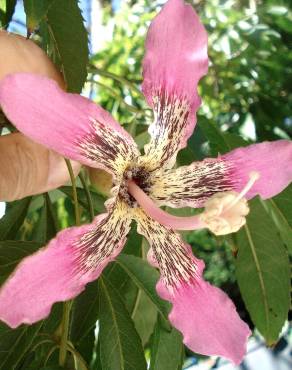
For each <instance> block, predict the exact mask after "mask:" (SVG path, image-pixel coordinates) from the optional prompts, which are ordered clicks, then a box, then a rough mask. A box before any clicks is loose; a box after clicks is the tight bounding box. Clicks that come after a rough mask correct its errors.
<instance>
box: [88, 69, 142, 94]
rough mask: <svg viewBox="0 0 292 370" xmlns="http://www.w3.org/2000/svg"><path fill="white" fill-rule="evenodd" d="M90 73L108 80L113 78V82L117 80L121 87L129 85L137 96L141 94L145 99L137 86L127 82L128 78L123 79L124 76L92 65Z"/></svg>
mask: <svg viewBox="0 0 292 370" xmlns="http://www.w3.org/2000/svg"><path fill="white" fill-rule="evenodd" d="M89 72H91V73H97V74H98V75H100V76H103V77H107V78H111V79H112V80H115V81H118V82H119V83H120V84H121V85H127V86H129V87H130V88H131V89H132V90H133V91H135V92H136V93H137V94H139V95H140V96H142V97H143V98H144V95H143V94H142V92H141V91H140V90H139V89H138V88H137V87H136V86H135V84H134V83H133V82H131V81H129V80H127V79H126V78H124V77H122V76H118V75H116V74H115V73H112V72H109V71H105V70H103V69H100V68H98V67H96V66H94V65H91V66H90V68H89Z"/></svg>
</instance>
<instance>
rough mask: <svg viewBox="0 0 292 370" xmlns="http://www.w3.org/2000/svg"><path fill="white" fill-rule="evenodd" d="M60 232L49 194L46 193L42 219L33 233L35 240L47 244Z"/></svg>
mask: <svg viewBox="0 0 292 370" xmlns="http://www.w3.org/2000/svg"><path fill="white" fill-rule="evenodd" d="M57 232H58V227H57V219H56V215H55V212H54V209H53V205H52V202H51V200H50V197H49V194H48V193H45V194H44V205H43V207H42V209H41V214H40V219H39V222H38V224H37V226H36V228H35V232H34V234H33V240H36V241H38V242H40V243H43V244H45V243H46V242H48V241H49V240H51V239H52V238H53V237H54V236H55V235H56V234H57Z"/></svg>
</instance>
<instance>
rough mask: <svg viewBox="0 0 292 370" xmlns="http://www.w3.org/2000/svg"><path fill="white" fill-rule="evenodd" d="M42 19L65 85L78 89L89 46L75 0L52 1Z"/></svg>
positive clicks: (71, 90) (74, 89)
mask: <svg viewBox="0 0 292 370" xmlns="http://www.w3.org/2000/svg"><path fill="white" fill-rule="evenodd" d="M45 22H46V25H47V30H48V33H49V35H50V39H51V41H52V42H53V49H54V52H55V56H56V62H57V63H58V65H59V66H60V69H61V71H62V73H63V76H64V79H65V82H66V84H67V89H68V91H70V92H77V93H79V92H80V91H81V89H82V87H83V85H84V82H85V80H86V76H87V69H86V68H87V62H88V54H89V50H88V35H87V31H86V29H85V26H84V23H83V17H82V14H81V10H80V8H79V7H78V2H77V1H76V0H58V1H55V2H54V3H53V4H52V5H51V6H50V8H49V11H48V13H47V17H46V19H45Z"/></svg>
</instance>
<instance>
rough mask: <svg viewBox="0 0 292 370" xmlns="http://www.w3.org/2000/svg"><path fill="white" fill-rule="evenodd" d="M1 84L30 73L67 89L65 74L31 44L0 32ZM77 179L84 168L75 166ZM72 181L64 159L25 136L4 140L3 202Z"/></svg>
mask: <svg viewBox="0 0 292 370" xmlns="http://www.w3.org/2000/svg"><path fill="white" fill-rule="evenodd" d="M0 56H1V57H0V80H1V79H2V78H4V77H5V76H6V75H8V74H11V73H18V72H28V73H35V74H40V75H44V76H47V77H49V78H52V79H54V80H55V81H57V82H58V84H59V85H60V87H61V88H63V89H65V82H64V80H63V78H62V76H61V74H60V73H59V72H58V71H57V69H56V68H55V66H54V64H53V63H52V62H51V60H50V59H49V58H48V57H47V55H46V54H45V53H44V52H43V50H42V49H40V48H39V47H38V46H37V45H36V44H35V43H33V42H32V41H31V40H27V39H25V38H24V37H22V36H19V35H15V34H10V33H8V32H6V31H3V30H0ZM72 167H73V170H74V173H75V175H76V174H77V173H78V172H79V170H80V167H81V165H80V164H79V163H77V162H72ZM68 179H69V174H68V171H67V166H66V163H65V160H64V158H63V157H62V156H60V155H59V154H57V153H55V152H54V151H52V150H48V149H46V148H45V147H43V146H42V145H40V144H37V143H35V142H33V141H32V140H31V139H29V138H27V137H26V136H24V135H23V134H21V133H13V134H8V135H4V136H0V201H13V200H16V199H20V198H24V197H26V196H28V195H33V194H38V193H43V192H45V191H48V190H51V189H54V188H57V187H59V186H61V185H63V184H64V183H66V182H67V181H68Z"/></svg>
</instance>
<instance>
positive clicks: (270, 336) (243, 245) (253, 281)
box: [236, 199, 290, 344]
mask: <svg viewBox="0 0 292 370" xmlns="http://www.w3.org/2000/svg"><path fill="white" fill-rule="evenodd" d="M250 207H251V212H250V214H249V216H248V217H247V224H246V226H245V227H244V228H243V229H242V230H241V231H240V232H239V233H238V234H237V242H238V248H239V252H238V256H237V259H236V276H237V280H238V284H239V288H240V291H241V294H242V297H243V300H244V302H245V304H246V307H247V309H248V311H249V313H250V315H251V318H252V320H253V322H254V324H255V325H256V327H257V329H258V330H259V331H260V333H261V334H262V335H263V336H264V337H265V339H266V341H267V342H268V344H273V343H275V341H277V339H278V336H279V333H280V331H281V328H282V326H283V325H284V323H285V320H286V319H287V315H288V310H289V294H290V292H289V290H290V283H289V279H290V274H289V260H288V255H287V253H286V250H285V248H284V246H283V243H282V241H281V239H280V238H279V236H278V233H277V229H276V227H275V225H274V223H273V221H272V220H271V219H270V217H269V215H268V214H267V213H266V211H265V209H264V207H263V205H262V203H261V201H260V200H259V199H254V200H253V201H251V202H250Z"/></svg>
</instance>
